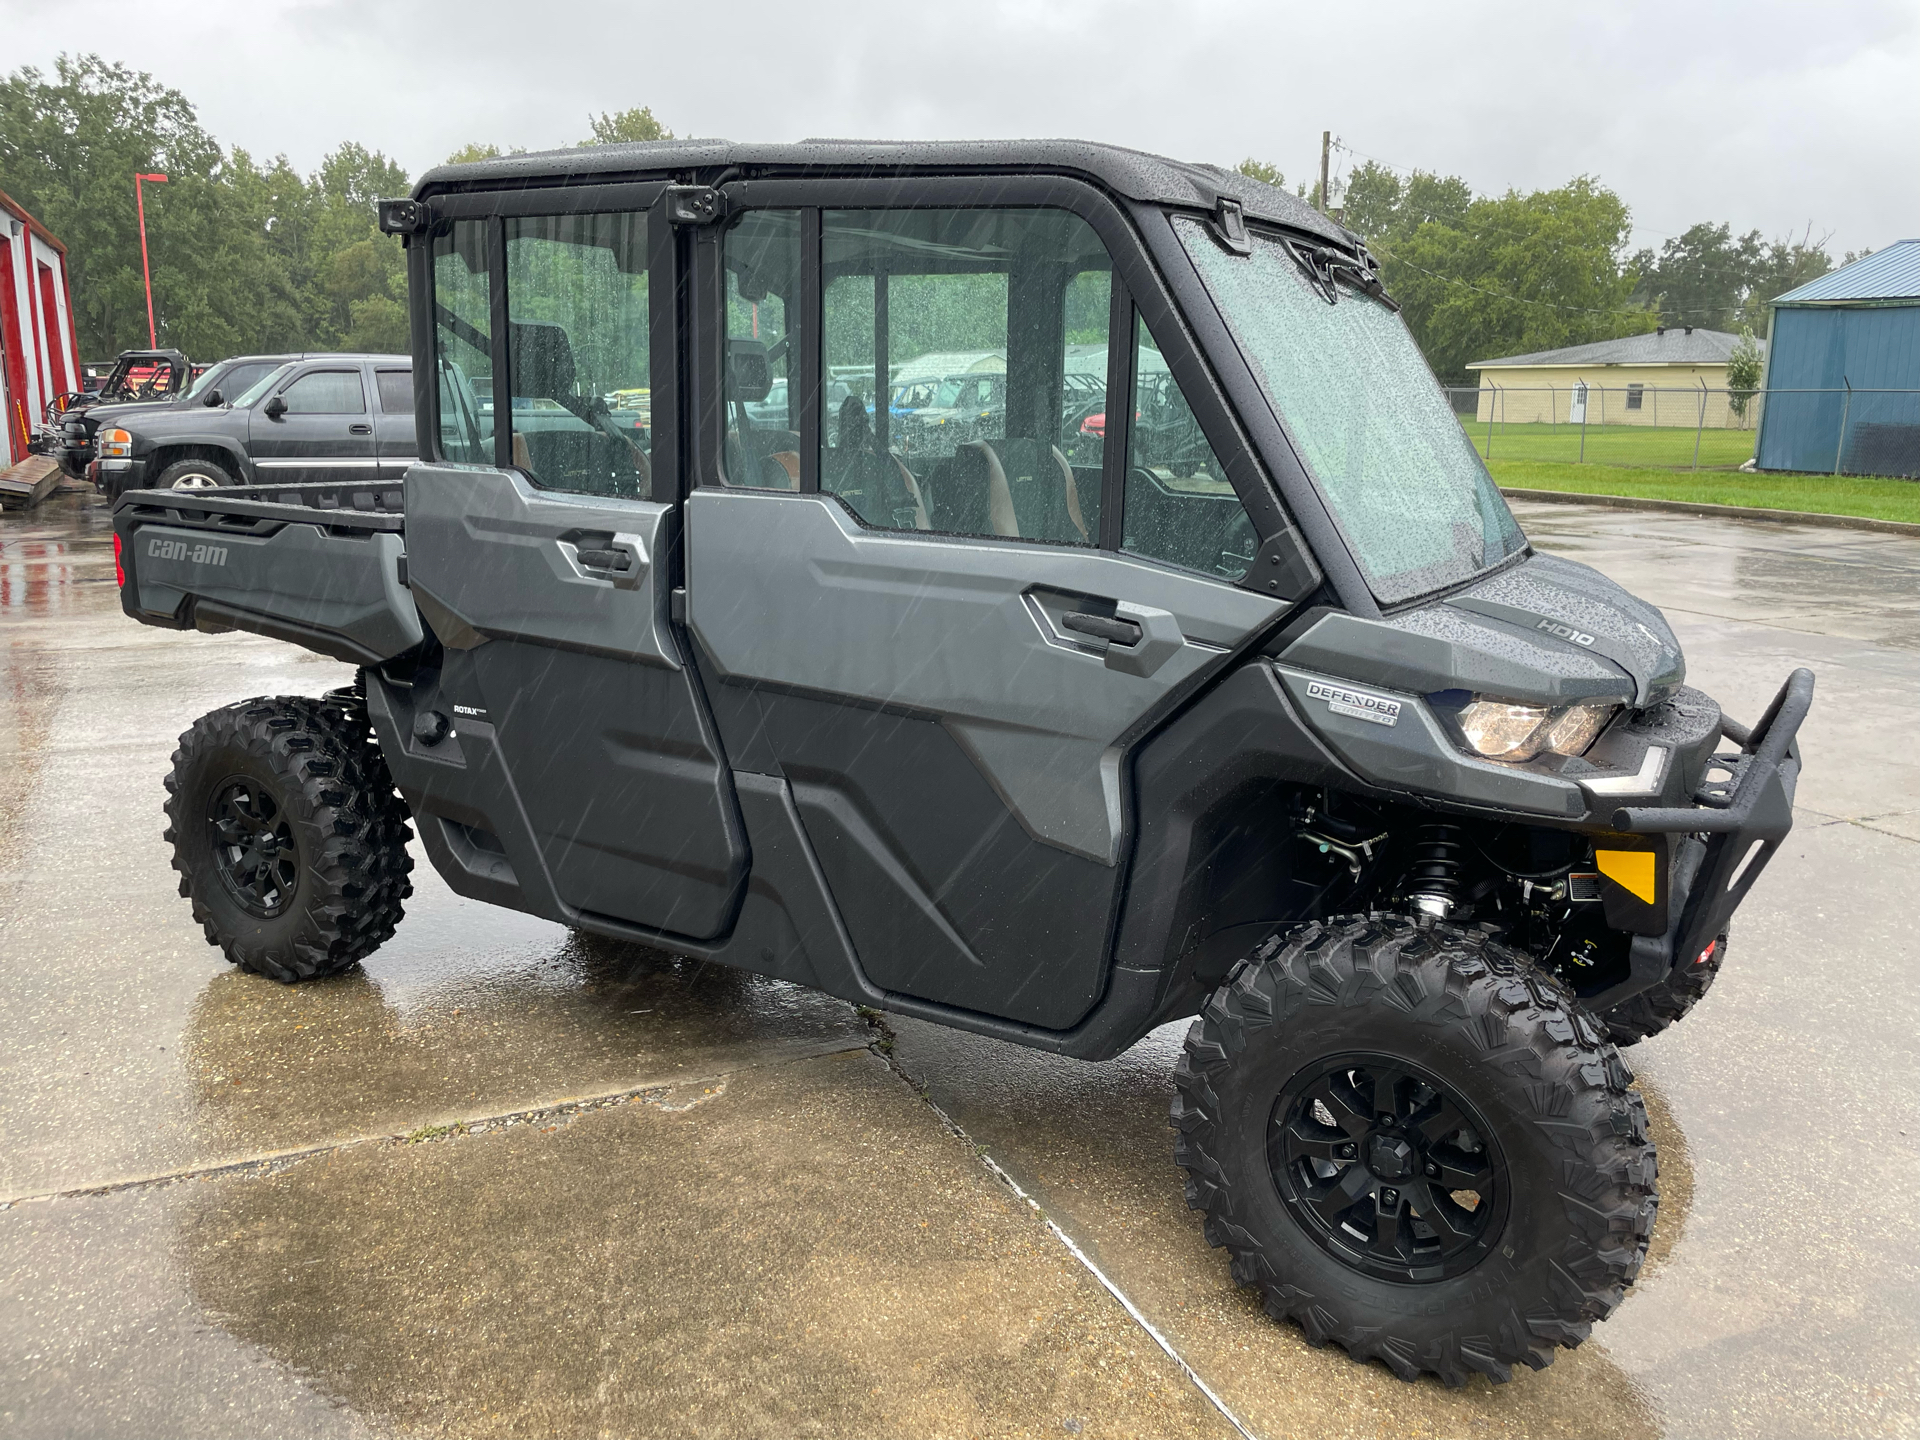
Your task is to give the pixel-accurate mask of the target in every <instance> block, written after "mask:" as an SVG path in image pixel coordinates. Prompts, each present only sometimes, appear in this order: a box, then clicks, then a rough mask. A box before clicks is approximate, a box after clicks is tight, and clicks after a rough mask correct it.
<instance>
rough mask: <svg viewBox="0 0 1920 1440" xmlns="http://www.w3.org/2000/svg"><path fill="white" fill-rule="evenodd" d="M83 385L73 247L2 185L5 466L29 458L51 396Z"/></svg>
mask: <svg viewBox="0 0 1920 1440" xmlns="http://www.w3.org/2000/svg"><path fill="white" fill-rule="evenodd" d="M79 388H80V349H79V344H78V342H77V340H76V339H75V337H74V328H73V294H72V290H71V288H70V287H69V285H68V283H67V247H66V246H64V245H62V244H61V243H60V242H59V241H58V240H56V239H54V238H53V236H52V234H51V233H49V231H48V230H47V227H46V226H44V225H42V224H41V223H40V222H39V221H38V220H36V219H34V218H33V216H31V215H29V214H28V213H27V212H26V210H25V209H23V208H22V207H21V205H20V204H19V202H18V201H16V200H14V199H13V198H12V197H11V196H9V195H8V194H7V193H6V192H5V191H4V190H0V407H3V408H4V411H5V427H4V428H5V432H6V438H5V441H4V443H0V469H3V468H5V467H6V466H8V465H11V464H13V463H14V462H15V461H17V460H20V459H23V458H24V457H25V456H26V453H27V442H28V441H29V440H31V439H32V437H33V433H34V431H35V430H37V429H38V428H39V426H40V415H41V411H42V410H44V409H45V407H46V404H47V402H48V401H50V400H52V399H53V397H54V396H56V395H64V394H66V393H67V392H68V391H71V390H77V389H79Z"/></svg>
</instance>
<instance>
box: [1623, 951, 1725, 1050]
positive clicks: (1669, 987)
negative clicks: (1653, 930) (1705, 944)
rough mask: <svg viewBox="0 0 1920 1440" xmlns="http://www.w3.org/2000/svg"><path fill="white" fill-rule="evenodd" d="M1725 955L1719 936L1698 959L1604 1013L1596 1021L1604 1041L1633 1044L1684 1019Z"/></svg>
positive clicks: (1703, 991) (1709, 982) (1677, 968)
mask: <svg viewBox="0 0 1920 1440" xmlns="http://www.w3.org/2000/svg"><path fill="white" fill-rule="evenodd" d="M1726 953H1727V937H1726V936H1724V935H1722V936H1721V937H1720V938H1719V939H1718V940H1716V941H1714V943H1713V946H1712V948H1711V949H1710V950H1708V952H1707V953H1706V955H1704V956H1702V957H1701V958H1700V959H1698V960H1695V961H1692V962H1690V963H1683V964H1681V965H1678V966H1675V967H1674V969H1673V971H1672V973H1670V974H1669V975H1668V976H1667V978H1666V979H1664V980H1662V981H1661V982H1660V983H1659V984H1658V985H1653V986H1650V987H1648V988H1647V989H1645V990H1642V991H1641V992H1640V993H1639V994H1638V995H1635V996H1633V997H1631V998H1630V999H1627V1000H1623V1001H1621V1003H1620V1004H1618V1005H1616V1006H1614V1007H1613V1009H1611V1010H1608V1011H1606V1012H1605V1013H1604V1014H1602V1015H1601V1017H1600V1019H1601V1022H1602V1023H1603V1024H1605V1025H1606V1027H1607V1038H1608V1039H1610V1040H1612V1041H1613V1043H1614V1044H1616V1045H1637V1044H1638V1043H1639V1042H1640V1041H1642V1040H1644V1039H1646V1038H1647V1037H1648V1036H1649V1035H1658V1034H1659V1033H1660V1032H1661V1031H1662V1030H1664V1029H1666V1028H1667V1027H1668V1026H1669V1025H1671V1024H1673V1022H1674V1021H1676V1020H1679V1019H1681V1018H1682V1017H1684V1016H1685V1015H1686V1013H1687V1012H1688V1011H1689V1010H1691V1009H1693V1007H1694V1006H1695V1005H1698V1004H1699V1003H1700V1001H1701V998H1702V997H1703V996H1705V995H1706V993H1707V991H1708V989H1709V988H1710V987H1711V986H1712V985H1713V981H1714V977H1715V976H1716V975H1718V974H1719V973H1720V961H1721V959H1722V958H1723V957H1724V956H1725V955H1726Z"/></svg>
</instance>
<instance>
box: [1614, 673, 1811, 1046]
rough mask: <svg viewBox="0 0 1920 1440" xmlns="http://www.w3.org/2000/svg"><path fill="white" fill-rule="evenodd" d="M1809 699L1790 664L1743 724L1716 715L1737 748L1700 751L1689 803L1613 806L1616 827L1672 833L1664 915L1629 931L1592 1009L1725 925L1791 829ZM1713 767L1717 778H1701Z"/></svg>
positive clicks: (1659, 971)
mask: <svg viewBox="0 0 1920 1440" xmlns="http://www.w3.org/2000/svg"><path fill="white" fill-rule="evenodd" d="M1812 705H1813V672H1812V671H1811V670H1805V669H1801V670H1795V671H1794V672H1793V674H1792V675H1790V676H1788V677H1787V683H1786V684H1785V685H1783V686H1781V687H1780V693H1779V694H1777V695H1775V696H1774V698H1773V703H1772V704H1771V705H1770V706H1768V707H1767V712H1766V714H1765V715H1763V716H1761V718H1760V723H1759V724H1757V725H1755V726H1754V727H1753V728H1752V729H1751V730H1749V729H1747V728H1746V727H1745V726H1743V725H1740V724H1738V723H1736V722H1735V721H1732V720H1729V719H1726V718H1725V717H1722V719H1721V721H1720V733H1721V735H1722V736H1723V737H1724V738H1726V739H1728V740H1731V741H1733V742H1734V744H1736V745H1738V746H1739V747H1740V749H1739V751H1738V752H1737V753H1735V754H1731V755H1714V756H1712V757H1710V758H1709V759H1708V761H1707V769H1706V776H1705V777H1703V778H1702V780H1701V782H1700V784H1699V785H1698V786H1697V787H1696V788H1695V790H1694V793H1693V796H1692V801H1693V803H1692V804H1689V805H1677V806H1658V807H1651V806H1627V807H1624V808H1622V809H1619V810H1616V811H1615V812H1614V815H1613V829H1614V830H1615V831H1616V832H1618V833H1620V834H1624V835H1648V836H1653V835H1662V836H1672V837H1675V842H1676V843H1675V845H1674V853H1673V859H1672V862H1671V869H1670V870H1669V872H1668V873H1669V877H1670V879H1669V894H1668V899H1667V915H1668V917H1669V920H1668V924H1667V928H1666V931H1665V933H1664V934H1661V935H1636V936H1635V937H1634V940H1633V945H1632V950H1631V962H1630V965H1629V974H1628V976H1627V978H1626V979H1625V980H1624V981H1622V982H1621V983H1620V984H1618V985H1615V986H1614V987H1612V988H1611V989H1609V990H1606V991H1604V992H1602V993H1601V994H1599V995H1596V996H1593V997H1591V1000H1590V1002H1589V1003H1590V1004H1592V1005H1593V1006H1594V1007H1595V1008H1596V1009H1600V1010H1605V1009H1608V1008H1610V1007H1612V1006H1614V1005H1617V1004H1619V1003H1620V1002H1621V1001H1622V1000H1625V999H1626V998H1627V997H1628V996H1630V995H1634V994H1637V993H1638V992H1640V991H1642V990H1645V989H1647V988H1648V987H1649V986H1652V985H1656V984H1658V983H1659V982H1660V981H1661V980H1663V979H1665V978H1666V976H1667V974H1668V973H1669V972H1670V971H1671V970H1672V969H1673V968H1674V967H1675V966H1676V965H1694V964H1697V963H1700V962H1701V961H1703V960H1705V959H1706V958H1707V957H1708V955H1709V954H1710V952H1711V951H1712V949H1713V947H1714V945H1716V944H1717V943H1718V942H1719V940H1720V937H1721V936H1723V935H1725V934H1726V932H1727V924H1728V922H1729V921H1730V920H1731V919H1732V918H1733V912H1734V911H1735V910H1737V909H1738V908H1739V907H1740V903H1741V902H1742V901H1743V900H1745V899H1746V898H1747V892H1748V891H1750V890H1751V889H1752V888H1753V883H1754V881H1756V880H1757V879H1759V878H1760V872H1761V871H1762V870H1764V869H1765V868H1766V866H1767V862H1768V861H1769V860H1771V859H1772V858H1773V855H1774V852H1775V851H1777V850H1778V849H1779V848H1780V846H1781V844H1782V843H1783V842H1784V841H1785V840H1786V838H1787V834H1788V832H1789V831H1791V830H1792V829H1793V795H1794V788H1795V786H1796V785H1797V784H1798V783H1799V779H1800V747H1799V745H1798V744H1797V742H1796V737H1797V736H1798V735H1799V733H1800V726H1801V723H1802V722H1803V721H1805V720H1806V718H1807V712H1808V710H1809V709H1811V708H1812ZM1716 771H1718V772H1721V773H1722V774H1723V775H1724V777H1725V778H1722V779H1713V778H1710V777H1712V776H1713V774H1714V773H1715V772H1716Z"/></svg>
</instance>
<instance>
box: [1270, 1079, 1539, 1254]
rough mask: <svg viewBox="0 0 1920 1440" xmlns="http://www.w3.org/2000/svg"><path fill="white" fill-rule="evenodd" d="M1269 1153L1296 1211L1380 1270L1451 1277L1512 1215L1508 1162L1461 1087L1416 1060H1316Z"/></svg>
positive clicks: (1333, 1244) (1340, 1247) (1289, 1100)
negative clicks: (1451, 1085)
mask: <svg viewBox="0 0 1920 1440" xmlns="http://www.w3.org/2000/svg"><path fill="white" fill-rule="evenodd" d="M1267 1156H1268V1162H1269V1164H1270V1166H1271V1168H1272V1173H1273V1178H1274V1183H1275V1185H1276V1187H1277V1188H1278V1190H1279V1192H1280V1198H1281V1200H1282V1201H1283V1202H1284V1203H1285V1204H1286V1207H1287V1209H1288V1211H1289V1212H1290V1213H1291V1214H1292V1216H1293V1218H1294V1219H1295V1221H1296V1222H1298V1223H1299V1225H1300V1226H1301V1228H1302V1229H1303V1230H1305V1231H1306V1232H1307V1233H1308V1234H1309V1235H1310V1236H1312V1237H1313V1239H1314V1240H1315V1241H1316V1242H1317V1243H1318V1244H1319V1245H1321V1247H1322V1248H1324V1249H1326V1250H1327V1251H1329V1252H1330V1253H1332V1254H1333V1255H1334V1256H1336V1257H1337V1258H1338V1259H1340V1260H1341V1261H1342V1262H1343V1263H1344V1264H1346V1265H1348V1266H1350V1267H1351V1268H1353V1269H1355V1270H1359V1271H1362V1272H1363V1273H1366V1274H1369V1275H1373V1276H1376V1277H1378V1278H1380V1279H1386V1280H1397V1281H1401V1282H1412V1283H1422V1282H1429V1281H1435V1280H1444V1279H1448V1278H1451V1277H1452V1276H1455V1275H1458V1274H1460V1273H1462V1272H1463V1271H1465V1270H1468V1269H1470V1268H1472V1267H1473V1266H1474V1265H1477V1264H1478V1263H1479V1262H1480V1261H1481V1260H1482V1259H1483V1258H1485V1256H1486V1255H1487V1254H1488V1253H1489V1252H1490V1251H1491V1250H1492V1249H1493V1247H1494V1245H1495V1244H1496V1243H1497V1241H1498V1239H1499V1237H1500V1234H1501V1233H1502V1231H1503V1230H1504V1229H1505V1227H1506V1219H1507V1213H1508V1192H1509V1189H1510V1185H1509V1181H1508V1178H1507V1168H1506V1164H1505V1161H1504V1160H1503V1159H1502V1157H1501V1155H1500V1152H1499V1148H1498V1146H1497V1145H1496V1144H1495V1143H1494V1141H1493V1137H1492V1133H1491V1131H1490V1130H1489V1129H1488V1127H1487V1126H1486V1125H1485V1124H1484V1123H1483V1122H1482V1121H1481V1120H1480V1118H1479V1116H1478V1114H1477V1113H1476V1112H1475V1111H1474V1109H1473V1108H1472V1106H1471V1105H1470V1104H1469V1103H1468V1102H1467V1101H1466V1099H1465V1098H1464V1097H1463V1096H1461V1095H1460V1094H1458V1093H1456V1092H1455V1091H1453V1090H1452V1089H1451V1088H1449V1087H1448V1086H1446V1085H1444V1084H1442V1083H1440V1082H1439V1081H1438V1080H1437V1079H1436V1078H1435V1077H1433V1076H1431V1075H1429V1074H1427V1073H1426V1072H1425V1071H1423V1070H1420V1069H1419V1068H1417V1067H1415V1066H1412V1065H1410V1064H1408V1063H1407V1062H1405V1061H1399V1060H1390V1059H1387V1058H1385V1057H1382V1056H1367V1055H1352V1056H1342V1057H1337V1058H1332V1059H1328V1060H1324V1061H1320V1062H1317V1063H1316V1064H1314V1065H1311V1066H1309V1067H1308V1068H1307V1069H1306V1070H1304V1071H1302V1072H1301V1073H1300V1074H1299V1075H1297V1076H1295V1077H1294V1079H1293V1080H1292V1081H1291V1082H1290V1083H1289V1084H1288V1086H1287V1088H1286V1090H1285V1091H1284V1092H1282V1094H1281V1096H1280V1098H1279V1100H1278V1101H1277V1102H1276V1104H1275V1105H1274V1109H1273V1118H1272V1121H1271V1123H1270V1125H1269V1129H1268V1139H1267Z"/></svg>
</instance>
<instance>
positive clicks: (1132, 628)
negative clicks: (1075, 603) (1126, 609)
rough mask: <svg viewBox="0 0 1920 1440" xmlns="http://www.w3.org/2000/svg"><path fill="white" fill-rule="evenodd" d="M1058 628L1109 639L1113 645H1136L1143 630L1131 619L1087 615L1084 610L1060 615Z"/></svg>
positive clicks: (1098, 638) (1099, 638)
mask: <svg viewBox="0 0 1920 1440" xmlns="http://www.w3.org/2000/svg"><path fill="white" fill-rule="evenodd" d="M1060 628H1061V629H1062V630H1072V631H1075V632H1076V633H1078V634H1081V635H1091V636H1093V637H1094V638H1095V639H1097V640H1109V641H1112V642H1113V643H1114V644H1115V645H1138V644H1139V643H1140V637H1141V635H1142V634H1144V633H1145V632H1144V631H1142V630H1141V628H1140V627H1139V626H1138V625H1136V624H1134V623H1133V621H1131V620H1114V619H1111V618H1109V617H1108V616H1105V615H1089V614H1087V613H1086V612H1085V611H1084V610H1070V611H1068V612H1067V613H1066V614H1065V615H1062V616H1061V617H1060Z"/></svg>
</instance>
